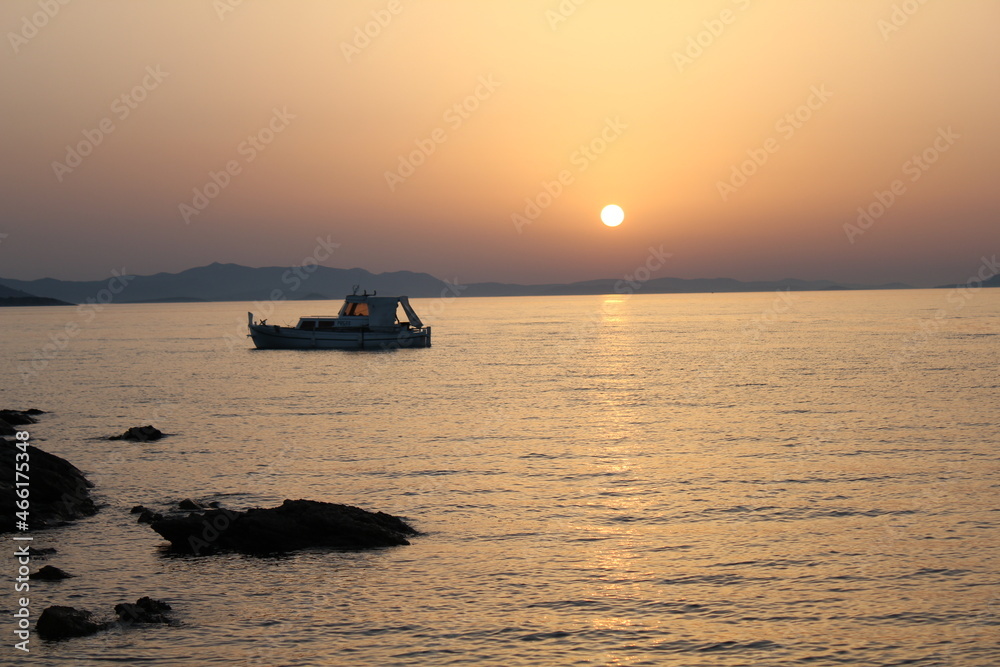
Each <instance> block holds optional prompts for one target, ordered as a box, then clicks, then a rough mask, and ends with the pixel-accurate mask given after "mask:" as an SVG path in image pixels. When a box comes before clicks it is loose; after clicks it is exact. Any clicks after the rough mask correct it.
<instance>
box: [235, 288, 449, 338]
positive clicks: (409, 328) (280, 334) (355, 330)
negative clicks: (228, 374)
mask: <svg viewBox="0 0 1000 667" xmlns="http://www.w3.org/2000/svg"><path fill="white" fill-rule="evenodd" d="M400 310H402V313H403V317H402V318H401V317H400V314H399V311H400ZM247 326H248V327H249V328H250V334H249V335H250V338H251V339H253V344H254V345H256V346H257V349H259V350H390V349H396V348H401V347H430V346H431V328H430V327H429V326H424V324H423V322H421V321H420V318H419V317H418V316H417V314H416V313H415V312H414V311H413V307H412V306H411V305H410V300H409V298H407V297H405V296H375V295H374V294H368V293H367V292H365V293H364V294H358V293H357V290H356V289H355V293H354V294H351V295H349V296H348V297H347V298H345V299H344V305H343V306H341V308H340V313H339V314H337V315H336V316H320V315H310V316H308V317H301V318H299V323H298V324H296V325H295V326H294V327H283V326H278V325H277V324H268V323H267V320H260V321H259V322H256V321H254V316H253V313H247Z"/></svg>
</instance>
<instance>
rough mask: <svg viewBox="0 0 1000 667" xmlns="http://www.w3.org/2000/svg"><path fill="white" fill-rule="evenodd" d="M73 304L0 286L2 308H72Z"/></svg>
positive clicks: (0, 304) (0, 306) (0, 305)
mask: <svg viewBox="0 0 1000 667" xmlns="http://www.w3.org/2000/svg"><path fill="white" fill-rule="evenodd" d="M72 305H73V304H71V303H66V302H65V301H60V300H59V299H49V298H45V297H39V296H35V295H34V294H28V293H27V292H22V291H21V290H18V289H12V288H10V287H5V286H3V285H0V308H2V307H10V306H72Z"/></svg>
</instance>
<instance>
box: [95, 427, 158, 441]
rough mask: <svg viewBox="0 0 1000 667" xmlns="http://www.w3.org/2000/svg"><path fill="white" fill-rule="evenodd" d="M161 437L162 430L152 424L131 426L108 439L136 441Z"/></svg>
mask: <svg viewBox="0 0 1000 667" xmlns="http://www.w3.org/2000/svg"><path fill="white" fill-rule="evenodd" d="M162 437H163V431H161V430H160V429H158V428H155V427H154V426H152V425H148V426H133V427H131V428H130V429H129V430H127V431H125V432H124V433H122V434H121V435H113V436H111V437H109V438H108V440H134V441H136V442H151V441H153V440H159V439H160V438H162Z"/></svg>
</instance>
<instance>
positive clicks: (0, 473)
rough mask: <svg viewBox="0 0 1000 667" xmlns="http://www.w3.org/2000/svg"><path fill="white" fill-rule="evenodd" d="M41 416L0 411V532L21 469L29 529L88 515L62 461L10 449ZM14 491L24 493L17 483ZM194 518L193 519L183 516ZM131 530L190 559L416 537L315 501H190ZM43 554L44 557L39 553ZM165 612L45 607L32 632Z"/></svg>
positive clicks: (397, 524) (12, 506) (62, 633)
mask: <svg viewBox="0 0 1000 667" xmlns="http://www.w3.org/2000/svg"><path fill="white" fill-rule="evenodd" d="M43 414H45V413H44V412H42V411H41V410H35V409H31V410H0V533H4V532H12V531H15V530H24V528H23V527H21V526H19V525H18V523H17V522H18V521H20V520H21V519H19V518H18V517H17V515H16V513H17V511H18V506H17V501H18V499H19V495H18V488H20V487H17V486H16V483H15V481H14V480H15V479H17V478H16V473H17V471H18V463H21V464H22V467H23V462H24V461H25V458H26V457H25V456H24V455H25V454H27V460H28V461H29V463H30V467H29V470H30V486H29V489H30V496H29V497H30V514H29V519H28V529H29V530H39V529H44V528H56V527H59V526H63V525H66V524H67V523H69V522H71V521H74V520H77V519H82V518H85V517H88V516H93V515H94V514H96V513H97V507H96V505H95V504H94V501H93V499H92V498H91V496H90V490H91V489H92V488H93V487H94V485H93V484H92V483H91V482H90V481H89V480H87V478H86V477H85V476H84V474H83V473H82V472H81V471H80V470H79V469H78V468H76V466H74V465H73V464H71V463H70V462H69V461H67V460H65V459H63V458H60V457H58V456H55V455H54V454H50V453H48V452H45V451H43V450H41V449H38V448H37V447H35V446H34V445H31V444H28V445H26V446H25V445H24V443H18V442H17V440H16V439H15V438H13V437H12V436H15V435H16V433H17V432H18V430H22V429H19V428H17V427H19V426H29V425H31V424H35V423H37V421H38V420H37V419H36V417H37V416H39V415H43ZM165 435H167V434H164V433H162V432H161V431H159V430H158V429H156V428H154V427H153V426H151V425H149V426H142V427H132V428H129V429H128V430H126V431H125V432H123V433H122V434H121V435H116V436H111V437H109V438H108V440H120V441H130V442H132V443H135V444H136V445H141V443H143V442H148V441H151V440H158V439H160V438H161V437H164V436H165ZM22 486H23V485H22ZM192 510H193V511H192ZM132 513H133V514H140V517H139V520H138V522H137V523H138V524H148V525H149V526H150V527H151V528H152V529H153V530H154V531H156V533H158V534H159V535H160V536H162V537H163V538H164V539H165V540H167V541H168V542H169V543H170V544H169V547H165V548H167V549H169V550H170V551H174V552H179V553H183V554H190V555H191V556H193V557H201V556H211V555H213V554H216V553H220V552H227V551H229V552H239V553H245V554H274V553H284V552H289V551H295V550H299V549H306V548H327V549H331V550H359V549H376V548H384V547H391V546H404V545H408V544H409V543H410V542H409V540H408V539H407V538H408V537H413V536H415V535H419V533H418V532H417V530H415V529H414V528H413V527H411V526H410V525H408V524H407V523H406V522H405V521H404V520H403V519H401V518H400V517H397V516H393V515H391V514H386V513H384V512H370V511H367V510H364V509H361V508H359V507H354V506H352V505H342V504H337V503H329V502H321V501H315V500H302V499H300V500H285V501H284V502H283V503H282V504H281V505H280V506H278V507H272V508H249V509H246V510H241V511H236V510H230V509H227V508H223V507H220V506H219V504H218V503H211V504H210V505H209V506H204V505H202V504H201V503H198V502H196V501H193V500H191V499H184V500H183V501H181V502H180V503H179V504H177V505H175V506H173V507H171V508H164V510H163V512H162V513H161V512H156V511H153V510H149V509H147V508H145V507H142V506H139V505H137V506H135V507H134V508H133V509H132ZM46 551H48V550H46ZM25 555H27V556H29V558H27V561H28V562H30V560H31V558H30V557H32V556H35V557H41V556H42V552H40V551H37V550H34V551H33V550H31V549H28V548H25ZM80 576H82V577H85V576H86V573H73V574H69V573H66V572H64V571H62V570H60V569H59V568H57V567H53V566H45V567H43V568H42V569H41V570H39V571H37V572H34V573H32V574H30V575H27V577H26V578H27V579H31V580H33V581H41V582H44V581H54V580H60V579H66V578H72V577H80ZM170 611H171V607H170V605H168V604H167V603H166V602H163V601H161V600H153V599H151V598H149V597H142V598H139V599H138V600H137V601H136V602H135V603H134V604H132V603H121V604H118V605H116V606H115V612H116V614H117V615H118V619H119V620H118V621H117V622H109V621H101V620H98V618H97V617H95V616H94V615H93V614H92V613H91V612H89V611H86V610H81V609H76V608H74V607H67V606H60V605H55V606H50V607H47V608H46V609H45V610H44V611H43V612H42V614H41V615H40V616H39V619H38V621H37V623H36V625H35V629H36V631H37V632H38V635H39V637H41V638H42V639H67V638H70V637H80V636H85V635H89V634H94V633H96V632H100V631H102V630H107V629H109V628H111V627H113V626H116V625H122V626H128V625H133V624H152V623H159V624H168V625H170V624H174V623H175V620H174V619H173V617H172V616H170V615H169V614H168V612H170Z"/></svg>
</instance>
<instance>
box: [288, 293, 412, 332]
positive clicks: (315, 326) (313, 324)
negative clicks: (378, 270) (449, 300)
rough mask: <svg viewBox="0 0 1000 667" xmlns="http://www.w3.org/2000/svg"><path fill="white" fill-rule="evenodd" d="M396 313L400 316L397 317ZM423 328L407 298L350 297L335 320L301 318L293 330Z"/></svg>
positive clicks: (333, 318) (353, 295) (330, 318)
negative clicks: (401, 314)
mask: <svg viewBox="0 0 1000 667" xmlns="http://www.w3.org/2000/svg"><path fill="white" fill-rule="evenodd" d="M400 310H402V313H403V317H400V312H399V311H400ZM403 318H406V319H403ZM423 326H424V324H423V322H421V321H420V318H419V317H417V314H416V313H415V312H414V311H413V307H412V306H410V300H409V298H408V297H405V296H399V297H396V296H369V295H367V294H352V295H350V296H348V297H347V298H346V299H345V300H344V305H343V306H341V307H340V313H339V314H338V315H337V316H336V317H329V316H324V317H321V316H308V317H302V318H299V323H298V325H297V326H296V327H295V328H296V329H300V330H303V331H331V330H337V329H344V328H346V327H350V328H355V329H357V328H364V329H370V330H372V331H379V330H390V329H391V330H396V329H399V328H407V329H408V328H410V327H416V328H418V329H419V328H421V327H423Z"/></svg>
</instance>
